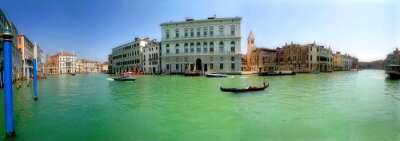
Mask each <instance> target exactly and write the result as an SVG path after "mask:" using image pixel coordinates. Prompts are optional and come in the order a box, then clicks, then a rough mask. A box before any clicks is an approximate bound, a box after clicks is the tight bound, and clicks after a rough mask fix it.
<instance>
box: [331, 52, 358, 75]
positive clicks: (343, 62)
mask: <svg viewBox="0 0 400 141" xmlns="http://www.w3.org/2000/svg"><path fill="white" fill-rule="evenodd" d="M356 61H357V62H358V59H357V58H355V57H351V56H350V55H348V54H341V53H340V52H339V51H337V52H336V54H334V55H333V70H335V71H350V70H352V69H357V62H356Z"/></svg>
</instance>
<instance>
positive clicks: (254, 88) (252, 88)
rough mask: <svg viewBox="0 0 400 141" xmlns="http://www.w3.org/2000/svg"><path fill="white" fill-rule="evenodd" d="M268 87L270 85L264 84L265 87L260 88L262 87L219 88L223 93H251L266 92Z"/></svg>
mask: <svg viewBox="0 0 400 141" xmlns="http://www.w3.org/2000/svg"><path fill="white" fill-rule="evenodd" d="M268 86H269V83H268V82H264V83H263V86H260V87H256V86H249V87H245V88H223V87H221V86H220V87H219V88H220V89H221V91H223V92H250V91H261V90H264V89H265V88H267V87H268Z"/></svg>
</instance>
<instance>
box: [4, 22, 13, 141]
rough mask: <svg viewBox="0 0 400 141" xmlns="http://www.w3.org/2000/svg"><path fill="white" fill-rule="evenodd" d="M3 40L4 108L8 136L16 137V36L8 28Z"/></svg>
mask: <svg viewBox="0 0 400 141" xmlns="http://www.w3.org/2000/svg"><path fill="white" fill-rule="evenodd" d="M1 37H2V38H3V65H4V108H5V110H4V111H5V122H6V136H7V137H11V136H14V135H15V131H14V115H13V97H12V55H11V54H12V50H11V49H12V48H11V46H12V40H13V38H14V35H13V34H12V33H11V32H10V30H9V29H8V27H6V30H4V32H3V33H2V34H1Z"/></svg>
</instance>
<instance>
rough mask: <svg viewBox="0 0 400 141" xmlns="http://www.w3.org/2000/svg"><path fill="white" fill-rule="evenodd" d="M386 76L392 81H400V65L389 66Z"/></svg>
mask: <svg viewBox="0 0 400 141" xmlns="http://www.w3.org/2000/svg"><path fill="white" fill-rule="evenodd" d="M386 74H388V75H389V77H390V79H400V65H387V66H386Z"/></svg>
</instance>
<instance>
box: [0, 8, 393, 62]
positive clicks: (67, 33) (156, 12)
mask: <svg viewBox="0 0 400 141" xmlns="http://www.w3.org/2000/svg"><path fill="white" fill-rule="evenodd" d="M399 5H400V2H397V1H396V0H353V1H351V0H333V1H321V0H297V1H291V0H234V1H230V0H218V1H216V0H199V1H187V0H174V1H173V0H163V1H156V0H146V1H142V0H140V1H134V0H63V1H62V0H57V1H55V0H23V1H22V0H0V8H1V9H2V10H3V12H4V13H5V14H6V16H7V18H8V19H10V20H11V21H13V22H14V23H15V25H16V26H17V28H18V30H19V32H20V34H25V35H26V36H28V38H30V39H31V40H32V41H36V42H38V44H39V45H40V46H41V47H42V48H43V50H44V51H45V52H49V53H51V54H54V53H55V52H57V51H60V50H61V49H63V50H68V51H75V52H76V54H77V55H78V57H79V58H84V59H93V60H99V61H106V60H107V55H108V54H109V53H110V52H111V49H112V48H113V47H116V46H118V45H120V44H123V43H126V42H129V41H131V40H133V38H134V37H150V38H157V39H158V40H160V34H161V31H160V23H162V22H167V21H171V20H172V21H180V20H183V19H184V17H191V18H194V19H204V18H207V17H209V16H213V15H216V16H217V17H234V16H240V17H242V18H243V20H242V26H241V29H242V31H241V32H242V53H245V51H246V44H245V43H246V39H247V35H248V33H249V32H250V30H252V31H253V33H254V35H255V37H256V45H257V46H262V47H269V48H275V47H278V46H282V45H284V44H285V43H286V42H287V43H290V42H291V41H293V42H294V43H300V44H305V43H311V42H314V41H315V42H316V43H318V44H321V45H325V46H330V47H331V49H332V50H333V51H341V52H342V53H348V54H350V55H353V56H357V57H358V58H359V59H360V60H361V61H372V60H377V59H384V58H385V57H386V55H387V54H388V53H390V52H391V51H393V50H394V49H395V48H396V47H398V46H400V35H399V33H400V10H399V9H400V6H399Z"/></svg>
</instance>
